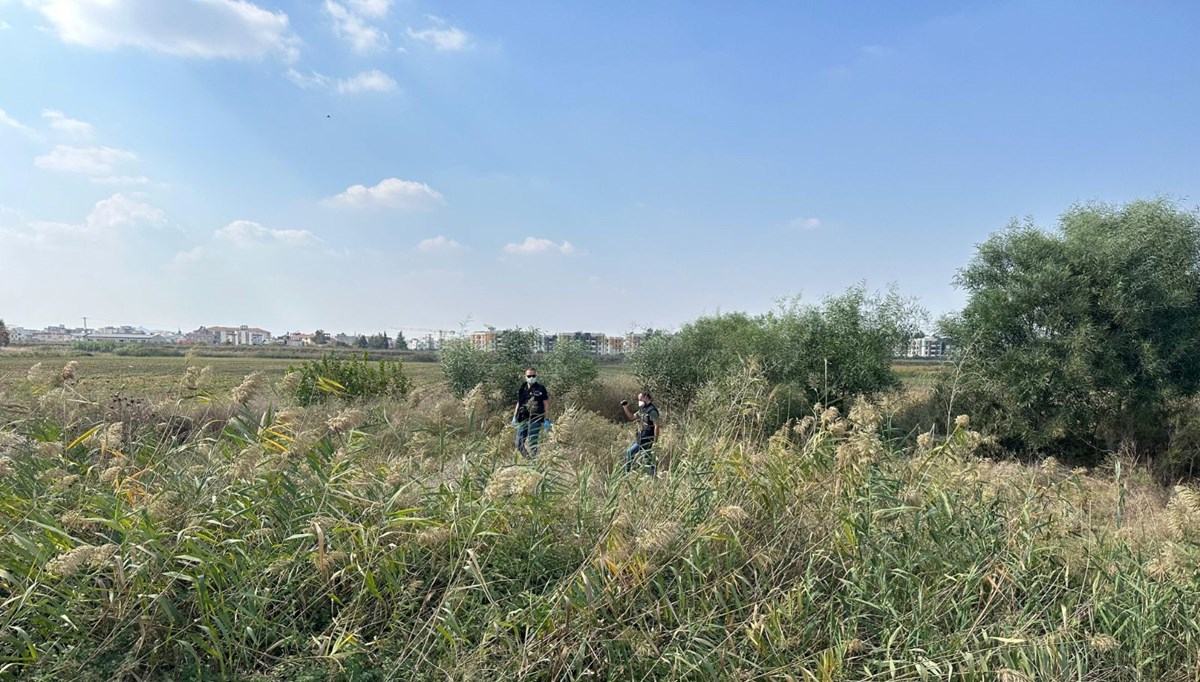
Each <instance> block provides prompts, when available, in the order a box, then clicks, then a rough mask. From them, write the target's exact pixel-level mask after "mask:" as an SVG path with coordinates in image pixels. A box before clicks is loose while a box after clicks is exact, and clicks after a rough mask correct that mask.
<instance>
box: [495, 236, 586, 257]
mask: <svg viewBox="0 0 1200 682" xmlns="http://www.w3.org/2000/svg"><path fill="white" fill-rule="evenodd" d="M504 253H507V254H512V255H515V256H532V255H534V254H539V253H547V254H553V253H560V254H562V255H564V256H573V255H575V254H578V253H579V249H577V248H575V246H574V245H573V244H571V242H566V241H565V242H562V243H561V244H557V243H555V242H552V241H550V240H549V239H539V238H537V237H526V238H525V241H523V242H521V243H520V244H515V243H513V244H505V245H504Z"/></svg>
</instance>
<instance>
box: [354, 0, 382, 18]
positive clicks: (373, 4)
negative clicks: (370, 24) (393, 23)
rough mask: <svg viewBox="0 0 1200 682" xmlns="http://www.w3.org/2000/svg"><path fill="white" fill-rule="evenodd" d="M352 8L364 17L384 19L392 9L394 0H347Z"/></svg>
mask: <svg viewBox="0 0 1200 682" xmlns="http://www.w3.org/2000/svg"><path fill="white" fill-rule="evenodd" d="M347 4H348V5H350V9H352V10H354V11H355V12H357V13H358V14H360V15H362V16H364V17H370V18H372V19H382V18H384V17H386V16H387V13H388V12H389V11H391V9H392V0H347Z"/></svg>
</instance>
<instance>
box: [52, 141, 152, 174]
mask: <svg viewBox="0 0 1200 682" xmlns="http://www.w3.org/2000/svg"><path fill="white" fill-rule="evenodd" d="M135 159H137V154H134V153H133V152H129V151H125V150H124V149H113V148H112V147H69V146H66V145H61V144H60V145H58V146H57V147H55V148H54V149H53V150H51V151H50V153H49V154H46V155H44V156H39V157H37V158H36V159H34V160H33V165H35V166H37V167H38V168H42V169H45V170H52V171H58V172H60V173H83V174H85V175H110V174H111V173H112V172H113V171H114V170H115V169H116V166H117V165H118V164H121V163H124V162H126V161H133V160H135Z"/></svg>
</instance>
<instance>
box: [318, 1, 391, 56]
mask: <svg viewBox="0 0 1200 682" xmlns="http://www.w3.org/2000/svg"><path fill="white" fill-rule="evenodd" d="M358 4H361V3H355V5H356V6H357V5H358ZM365 4H367V5H372V3H369V2H368V3H365ZM325 13H326V14H328V15H329V18H330V19H331V20H332V21H333V32H334V34H335V35H336V36H337V37H339V38H341V39H342V40H345V41H347V42H349V43H350V48H351V49H352V50H354V51H355V52H374V51H377V50H382V49H384V48H385V47H387V45H388V42H389V41H388V37H387V34H386V33H384V32H383V31H381V30H379V28H378V27H376V26H372V25H371V24H369V23H367V22H366V21H365V20H364V19H363V17H362V15H360V14H358V13H356V12H352V11H350V10H349V9H348V8H347V7H346V6H345V5H342V4H340V3H337V2H334V1H333V0H325Z"/></svg>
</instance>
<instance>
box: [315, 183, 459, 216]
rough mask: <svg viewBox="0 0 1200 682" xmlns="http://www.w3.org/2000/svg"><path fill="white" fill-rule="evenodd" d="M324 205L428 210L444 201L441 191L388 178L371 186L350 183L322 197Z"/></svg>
mask: <svg viewBox="0 0 1200 682" xmlns="http://www.w3.org/2000/svg"><path fill="white" fill-rule="evenodd" d="M323 203H324V204H325V205H326V206H335V207H339V208H370V207H384V208H401V209H408V210H421V209H430V208H433V207H435V206H437V205H439V204H444V203H445V199H444V198H443V197H442V195H441V193H440V192H438V191H437V190H435V189H433V188H432V187H430V186H429V185H427V184H425V183H423V182H413V181H411V180H401V179H399V178H387V179H386V180H383V181H381V182H380V183H379V184H378V185H375V186H374V187H367V186H366V185H351V186H350V187H347V188H346V191H344V192H342V193H341V194H338V195H336V196H332V197H330V198H328V199H325V200H324V202H323Z"/></svg>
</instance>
